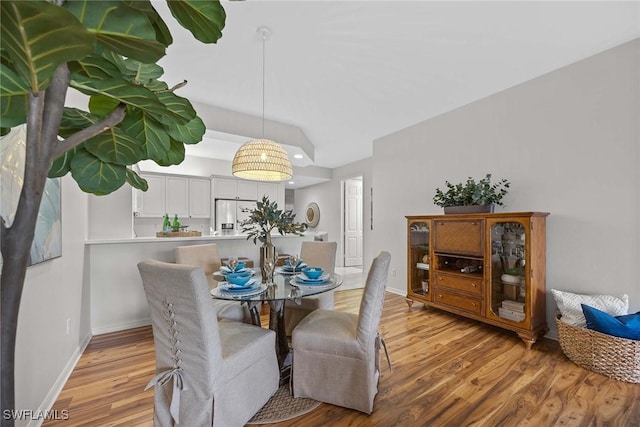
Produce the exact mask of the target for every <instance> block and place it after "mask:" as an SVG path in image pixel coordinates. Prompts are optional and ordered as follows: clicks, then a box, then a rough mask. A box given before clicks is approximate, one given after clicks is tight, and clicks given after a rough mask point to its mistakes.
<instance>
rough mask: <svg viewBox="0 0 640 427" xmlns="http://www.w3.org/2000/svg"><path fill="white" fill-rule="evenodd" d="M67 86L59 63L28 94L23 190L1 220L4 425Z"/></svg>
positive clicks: (0, 388)
mask: <svg viewBox="0 0 640 427" xmlns="http://www.w3.org/2000/svg"><path fill="white" fill-rule="evenodd" d="M68 87H69V69H68V68H67V66H66V64H62V65H60V66H59V67H58V68H57V69H56V71H55V72H54V74H53V77H52V79H51V84H50V85H49V88H48V89H47V90H46V92H38V93H30V94H29V96H28V114H27V140H26V147H25V163H24V176H23V182H22V190H21V191H20V198H19V200H18V206H17V208H16V213H15V218H14V220H13V223H12V224H11V226H10V227H6V224H5V223H4V221H3V220H0V251H1V252H2V259H3V260H2V278H0V301H1V302H0V322H1V324H0V332H1V338H0V345H1V347H0V372H1V373H2V378H0V393H1V394H2V395H1V396H0V406H1V407H2V414H1V415H0V418H1V420H2V426H3V427H4V426H7V427H11V426H13V425H14V423H15V420H14V418H13V417H12V416H9V417H5V416H6V415H7V414H6V413H5V412H4V411H6V410H15V409H20V408H16V401H15V353H16V332H17V327H18V315H19V312H20V299H21V298H22V290H23V288H24V279H25V276H26V271H27V264H28V262H29V251H30V249H31V244H32V242H33V236H34V234H35V228H36V221H37V219H38V211H39V209H40V202H41V201H42V193H43V192H44V185H45V182H46V180H47V174H48V173H49V169H50V168H51V163H52V161H53V158H52V156H53V155H52V153H53V150H54V149H55V148H56V143H57V142H58V130H59V128H60V121H61V119H62V112H63V111H64V100H65V95H66V93H67V88H68ZM22 409H27V408H22ZM9 415H11V414H9ZM5 418H9V419H5Z"/></svg>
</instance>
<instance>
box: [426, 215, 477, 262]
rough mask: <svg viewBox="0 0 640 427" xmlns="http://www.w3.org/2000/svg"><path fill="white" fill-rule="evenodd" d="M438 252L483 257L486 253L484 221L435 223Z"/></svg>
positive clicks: (445, 221)
mask: <svg viewBox="0 0 640 427" xmlns="http://www.w3.org/2000/svg"><path fill="white" fill-rule="evenodd" d="M434 228H435V243H434V249H435V250H436V252H446V253H455V254H466V255H476V256H482V254H483V253H484V250H483V249H484V244H483V242H484V221H483V220H480V219H478V220H437V221H434Z"/></svg>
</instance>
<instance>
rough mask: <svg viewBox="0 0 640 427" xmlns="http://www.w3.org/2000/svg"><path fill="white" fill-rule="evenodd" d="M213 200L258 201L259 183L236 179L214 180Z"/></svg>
mask: <svg viewBox="0 0 640 427" xmlns="http://www.w3.org/2000/svg"><path fill="white" fill-rule="evenodd" d="M213 198H214V199H231V200H236V199H239V200H257V198H258V183H257V182H256V181H245V180H242V179H234V178H213Z"/></svg>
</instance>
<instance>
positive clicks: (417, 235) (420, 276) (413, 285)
mask: <svg viewBox="0 0 640 427" xmlns="http://www.w3.org/2000/svg"><path fill="white" fill-rule="evenodd" d="M429 228H430V223H429V222H428V221H418V222H412V223H410V224H409V251H410V253H409V268H408V280H409V293H412V294H414V295H420V296H424V297H429V296H430V295H431V294H430V283H429V268H430V265H431V259H430V256H429V244H430V239H429Z"/></svg>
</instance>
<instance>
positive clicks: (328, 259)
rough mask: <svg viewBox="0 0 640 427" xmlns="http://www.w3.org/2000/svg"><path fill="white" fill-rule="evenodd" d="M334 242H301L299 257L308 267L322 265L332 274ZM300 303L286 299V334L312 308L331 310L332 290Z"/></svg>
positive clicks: (334, 263) (335, 245)
mask: <svg viewBox="0 0 640 427" xmlns="http://www.w3.org/2000/svg"><path fill="white" fill-rule="evenodd" d="M337 248H338V244H337V243H336V242H316V241H308V242H302V246H301V247H300V259H302V261H303V262H304V263H305V264H307V265H308V266H310V267H322V268H323V269H324V271H325V272H327V273H330V274H333V273H334V272H335V269H336V251H337ZM298 302H300V304H297V303H296V302H295V301H291V300H287V301H286V302H285V309H284V327H285V330H286V331H287V336H289V337H290V336H291V333H292V332H293V328H295V327H296V325H297V324H298V323H300V321H301V320H302V319H304V318H305V316H307V315H308V314H309V313H311V312H312V311H313V310H317V309H319V308H321V309H324V310H333V307H334V305H333V291H329V292H325V293H323V294H320V295H317V296H312V297H307V298H302V299H301V300H299V301H298Z"/></svg>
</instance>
